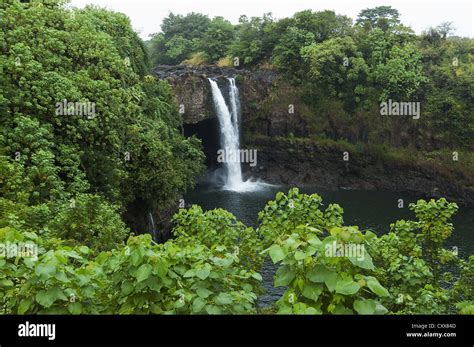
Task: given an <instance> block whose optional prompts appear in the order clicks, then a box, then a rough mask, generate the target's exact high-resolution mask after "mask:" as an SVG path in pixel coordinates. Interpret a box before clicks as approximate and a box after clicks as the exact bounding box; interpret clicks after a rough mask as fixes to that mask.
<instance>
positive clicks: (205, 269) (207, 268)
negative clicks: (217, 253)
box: [196, 264, 211, 280]
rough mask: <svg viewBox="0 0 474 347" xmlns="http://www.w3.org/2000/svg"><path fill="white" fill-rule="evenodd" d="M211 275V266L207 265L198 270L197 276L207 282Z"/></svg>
mask: <svg viewBox="0 0 474 347" xmlns="http://www.w3.org/2000/svg"><path fill="white" fill-rule="evenodd" d="M210 273H211V267H210V265H209V264H206V265H205V266H204V267H203V268H200V269H197V270H196V276H197V277H199V278H200V279H202V280H205V279H206V278H207V277H208V276H209V274H210Z"/></svg>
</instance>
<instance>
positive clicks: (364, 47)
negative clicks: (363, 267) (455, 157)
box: [148, 6, 474, 151]
mask: <svg viewBox="0 0 474 347" xmlns="http://www.w3.org/2000/svg"><path fill="white" fill-rule="evenodd" d="M161 30H162V31H161V32H160V33H159V34H156V35H155V36H154V37H153V38H152V39H151V40H150V41H149V46H148V47H149V51H150V54H151V55H152V56H153V62H154V63H155V64H160V63H161V64H179V63H181V62H184V63H187V64H205V63H209V64H212V63H216V62H217V63H218V64H219V65H221V62H225V64H227V65H232V66H236V67H238V68H242V67H243V68H251V69H254V68H262V67H263V68H272V69H274V70H277V71H278V72H280V74H281V76H282V79H283V81H284V82H285V83H289V84H290V85H291V86H292V88H297V90H298V93H297V95H296V96H293V97H292V98H291V100H288V103H290V104H295V105H297V107H298V108H299V109H308V110H309V111H308V112H305V113H304V114H302V116H303V117H304V120H305V121H306V122H307V123H309V124H310V125H311V126H310V128H309V129H310V131H311V134H310V135H315V136H318V137H320V138H321V137H326V138H330V139H333V140H348V141H350V142H352V143H364V144H367V143H371V144H383V145H388V146H393V147H397V148H399V147H407V148H411V149H415V148H416V149H420V148H423V149H426V150H429V151H432V150H438V149H440V148H453V149H456V150H459V149H461V148H463V149H471V150H472V148H474V147H473V146H474V141H473V138H474V136H473V135H474V129H473V126H474V125H473V124H474V118H473V115H474V99H473V95H474V94H473V93H472V90H473V85H472V83H473V81H474V72H473V66H474V64H473V59H474V41H473V39H469V38H461V37H456V36H453V35H452V34H453V31H452V26H451V25H450V24H449V23H443V24H441V25H439V26H438V27H435V28H430V29H428V30H427V31H426V32H424V33H422V34H421V35H416V34H415V33H414V32H413V30H412V29H411V28H409V27H406V26H404V25H403V24H401V22H400V13H399V12H398V11H397V10H396V9H394V8H392V7H390V6H379V7H375V8H369V9H365V10H362V11H361V12H360V14H359V16H358V17H357V19H356V20H355V22H354V23H353V21H352V19H350V18H348V17H346V16H341V15H337V14H335V13H334V12H332V11H321V12H313V11H311V10H305V11H301V12H298V13H295V14H294V15H293V16H292V17H289V18H282V19H280V20H276V19H274V18H273V17H272V16H271V14H265V15H263V16H262V17H252V18H248V17H246V16H241V18H240V20H239V23H238V24H237V25H234V26H232V25H231V24H230V23H228V22H226V21H225V20H223V19H222V18H220V17H216V18H214V19H212V20H211V19H209V18H208V17H206V16H204V15H200V14H196V13H192V14H189V15H187V16H182V15H173V14H171V15H170V16H169V17H167V18H166V19H165V21H164V23H163V25H162V28H161ZM209 33H212V34H211V35H209ZM209 37H212V38H213V39H212V40H209ZM180 47H181V48H180ZM178 52H179V54H178ZM225 64H224V65H225ZM278 88H280V87H279V86H277V87H276V89H278ZM271 98H272V100H274V99H278V98H281V96H280V95H275V96H273V97H271ZM295 98H296V99H295ZM389 99H390V100H393V101H397V102H414V103H416V102H419V103H420V107H421V110H420V112H421V115H420V117H421V119H412V117H410V116H392V117H390V116H382V117H381V114H380V103H381V102H384V101H388V100H389ZM286 107H288V106H287V105H286V106H285V108H286ZM381 120H382V121H381Z"/></svg>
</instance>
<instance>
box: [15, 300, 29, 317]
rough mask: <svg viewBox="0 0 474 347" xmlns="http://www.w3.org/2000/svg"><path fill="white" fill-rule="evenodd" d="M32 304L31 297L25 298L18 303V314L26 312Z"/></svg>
mask: <svg viewBox="0 0 474 347" xmlns="http://www.w3.org/2000/svg"><path fill="white" fill-rule="evenodd" d="M31 304H32V300H31V298H28V299H23V300H22V301H21V302H20V305H18V314H24V313H25V312H26V311H28V309H29V308H30V306H31Z"/></svg>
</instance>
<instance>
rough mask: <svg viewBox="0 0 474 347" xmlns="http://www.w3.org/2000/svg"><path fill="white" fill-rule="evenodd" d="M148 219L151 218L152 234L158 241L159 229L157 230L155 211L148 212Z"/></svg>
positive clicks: (154, 239)
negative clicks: (154, 217)
mask: <svg viewBox="0 0 474 347" xmlns="http://www.w3.org/2000/svg"><path fill="white" fill-rule="evenodd" d="M148 219H149V220H150V226H151V235H152V237H153V241H155V242H158V235H157V234H158V231H157V230H156V227H155V220H154V219H153V213H151V212H149V213H148Z"/></svg>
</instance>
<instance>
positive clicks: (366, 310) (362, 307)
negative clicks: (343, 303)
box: [354, 299, 377, 314]
mask: <svg viewBox="0 0 474 347" xmlns="http://www.w3.org/2000/svg"><path fill="white" fill-rule="evenodd" d="M376 307H377V303H376V302H375V300H372V299H367V300H355V301H354V310H356V311H357V313H359V314H374V313H375V309H376Z"/></svg>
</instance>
